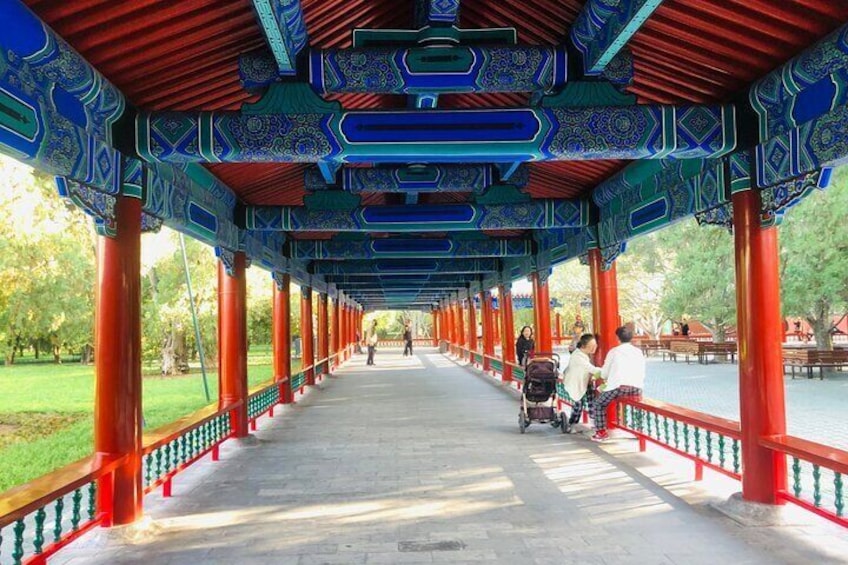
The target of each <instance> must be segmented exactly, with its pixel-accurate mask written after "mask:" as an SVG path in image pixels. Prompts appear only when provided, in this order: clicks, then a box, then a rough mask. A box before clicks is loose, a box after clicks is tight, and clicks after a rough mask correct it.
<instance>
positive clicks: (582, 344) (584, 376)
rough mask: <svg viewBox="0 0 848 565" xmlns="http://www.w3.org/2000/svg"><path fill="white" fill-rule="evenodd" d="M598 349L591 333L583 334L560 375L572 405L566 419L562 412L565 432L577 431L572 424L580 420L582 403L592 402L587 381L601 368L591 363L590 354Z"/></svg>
mask: <svg viewBox="0 0 848 565" xmlns="http://www.w3.org/2000/svg"><path fill="white" fill-rule="evenodd" d="M597 349H598V342H597V341H596V340H595V336H594V335H592V334H583V335H581V336H580V339H579V340H577V348H576V349H575V350H574V353H572V354H571V359H570V360H569V361H568V367H567V368H566V369H565V372H564V373H563V374H562V377H560V380H561V381H562V384H563V387H564V388H565V392H566V393H568V396H570V397H571V400H572V401H573V403H574V404H573V405H572V407H571V417H570V418H569V419H568V420H566V419H565V417H564V416H565V414H563V419H562V425H563V427H564V429H563V431H564V432H565V433H570V434H573V433H577V432H576V431H575V430H574V424H576V423H578V422H579V421H580V414H582V413H583V405H584V404H585V405H586V406H587V407H589V406H590V403H591V402H592V391H591V389H590V387H589V382H590V381H591V380H592V377H593V376H594V375H596V374H598V373H599V372H600V371H601V370H600V369H599V368H598V367H595V366H594V365H593V364H592V358H591V356H592V355H594V354H595V351H596V350H597ZM590 410H591V408H590Z"/></svg>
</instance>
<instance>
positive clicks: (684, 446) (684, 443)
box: [683, 422, 689, 453]
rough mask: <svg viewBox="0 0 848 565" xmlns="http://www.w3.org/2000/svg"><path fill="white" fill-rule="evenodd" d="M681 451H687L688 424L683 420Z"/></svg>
mask: <svg viewBox="0 0 848 565" xmlns="http://www.w3.org/2000/svg"><path fill="white" fill-rule="evenodd" d="M683 451H685V452H686V453H689V424H687V423H686V422H683Z"/></svg>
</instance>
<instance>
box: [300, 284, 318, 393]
mask: <svg viewBox="0 0 848 565" xmlns="http://www.w3.org/2000/svg"><path fill="white" fill-rule="evenodd" d="M314 339H315V332H314V330H313V328H312V287H311V286H302V287H300V342H301V344H302V345H303V366H304V367H309V369H307V371H306V375H305V377H306V384H307V386H312V385H314V384H315V368H314V367H313V366H312V365H313V364H314V363H315V349H314V347H313V343H314Z"/></svg>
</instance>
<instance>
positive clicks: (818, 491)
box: [760, 435, 848, 527]
mask: <svg viewBox="0 0 848 565" xmlns="http://www.w3.org/2000/svg"><path fill="white" fill-rule="evenodd" d="M760 444H761V445H763V446H764V447H767V448H769V449H771V450H773V451H775V452H776V453H782V454H785V456H786V457H787V465H788V471H789V485H788V489H786V490H784V491H781V492H780V496H781V497H782V498H783V499H784V500H786V501H788V502H791V503H793V504H797V505H798V506H801V507H802V508H806V509H807V510H809V511H811V512H814V513H816V514H818V515H820V516H823V517H825V518H827V519H828V520H831V521H833V522H836V523H837V524H841V525H842V526H846V527H848V518H846V515H845V482H846V478H848V452H846V451H843V450H840V449H836V448H834V447H830V446H827V445H822V444H819V443H815V442H812V441H807V440H804V439H801V438H797V437H793V436H786V435H783V436H772V437H769V438H764V439H763V440H761V442H760Z"/></svg>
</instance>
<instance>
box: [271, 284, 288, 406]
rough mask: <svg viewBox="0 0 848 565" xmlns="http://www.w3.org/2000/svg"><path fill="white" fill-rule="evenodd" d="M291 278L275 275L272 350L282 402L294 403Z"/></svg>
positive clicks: (275, 374) (275, 376)
mask: <svg viewBox="0 0 848 565" xmlns="http://www.w3.org/2000/svg"><path fill="white" fill-rule="evenodd" d="M290 288H291V277H290V276H289V275H288V274H282V273H274V298H273V300H274V303H273V314H272V318H273V319H272V334H273V335H272V340H273V345H272V348H273V350H274V380H275V381H277V382H278V383H280V392H279V395H280V402H281V403H282V404H288V403H290V402H291V401H292V390H291V302H290V298H291V293H290Z"/></svg>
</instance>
